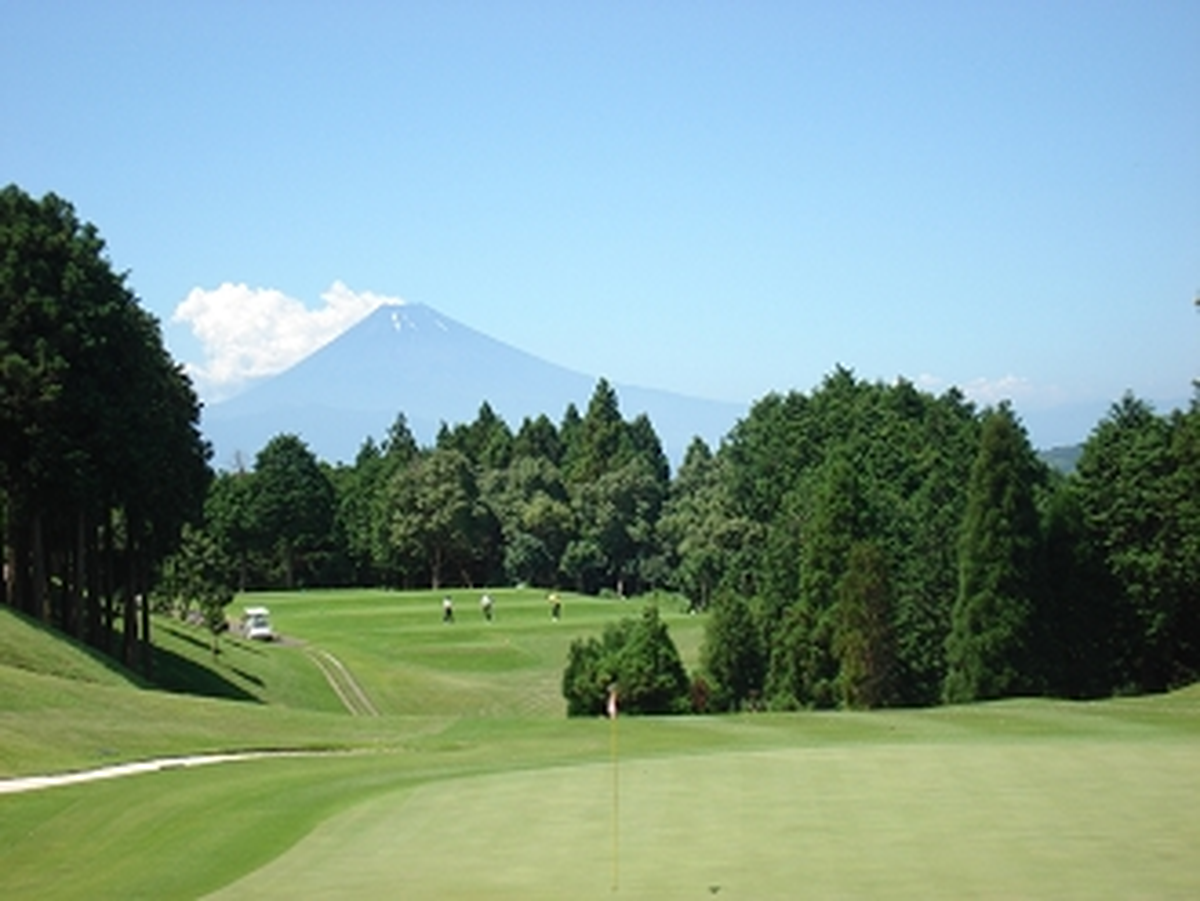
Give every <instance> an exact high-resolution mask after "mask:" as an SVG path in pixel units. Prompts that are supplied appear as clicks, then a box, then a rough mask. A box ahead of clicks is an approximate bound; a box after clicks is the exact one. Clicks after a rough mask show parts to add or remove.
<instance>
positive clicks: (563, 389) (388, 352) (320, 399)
mask: <svg viewBox="0 0 1200 901" xmlns="http://www.w3.org/2000/svg"><path fill="white" fill-rule="evenodd" d="M597 381H598V379H597V378H594V377H592V376H589V375H585V374H583V373H580V372H575V371H573V370H571V369H567V368H565V367H563V366H558V365H556V364H553V363H549V362H546V361H545V360H541V359H539V358H538V357H535V356H533V355H532V354H528V353H526V352H524V351H521V350H518V349H516V348H514V347H511V346H509V345H507V344H504V343H503V342H501V341H497V340H495V339H494V338H490V337H488V336H487V335H484V334H482V333H481V332H477V331H475V330H474V329H471V328H469V327H467V326H465V325H462V324H461V323H459V322H456V321H454V320H453V319H451V318H449V317H448V316H443V315H442V314H441V313H439V312H437V311H436V310H434V309H432V308H431V307H428V306H425V305H424V304H418V303H406V304H391V305H384V306H381V307H379V308H377V309H376V310H375V311H374V312H372V313H371V314H369V315H368V316H366V317H365V318H364V319H362V320H361V321H360V322H358V323H357V324H356V325H354V326H352V327H351V328H349V329H347V330H346V331H345V332H343V333H342V334H341V335H339V336H338V337H337V338H335V339H334V340H332V341H331V342H329V343H328V344H326V345H324V346H323V347H321V348H320V349H318V350H317V351H315V352H313V353H312V354H310V355H309V356H307V357H305V358H304V359H302V360H301V361H300V362H299V363H296V364H295V365H293V366H292V367H291V368H290V369H287V370H285V371H284V372H282V373H280V374H279V375H276V376H273V377H271V378H269V379H266V380H264V381H261V382H259V383H257V384H255V385H253V386H252V387H250V388H249V389H247V390H246V391H244V392H243V393H241V394H238V395H236V396H235V397H232V398H230V399H228V400H225V401H221V402H219V403H214V404H212V405H209V406H206V407H205V409H204V413H203V417H202V422H201V425H202V429H203V431H204V434H205V437H206V438H207V439H208V440H209V441H210V442H212V445H213V449H214V463H215V464H216V465H217V466H218V467H220V468H228V467H230V466H233V465H234V464H235V462H236V461H239V460H240V461H242V462H244V463H248V462H249V461H250V460H252V459H253V456H254V454H256V453H257V452H258V451H259V450H260V449H261V448H262V447H263V446H264V445H265V444H266V443H267V442H268V441H269V440H270V439H271V438H272V437H274V436H275V435H278V434H281V433H285V432H286V433H290V434H295V435H298V436H299V437H300V438H302V439H303V440H304V441H305V442H307V444H308V446H309V448H310V449H311V450H312V451H313V453H314V454H316V455H317V457H319V458H320V459H323V460H327V461H329V462H350V461H352V460H353V459H354V457H355V455H356V454H357V452H358V450H359V448H360V447H361V445H362V443H363V441H365V440H366V438H367V437H374V438H376V439H377V440H378V439H379V438H381V437H382V436H383V435H384V433H385V432H386V430H387V428H388V427H389V426H390V425H391V424H392V422H393V421H394V420H395V418H396V415H397V414H398V413H403V414H404V415H405V418H406V419H407V421H408V426H409V428H410V429H411V430H412V432H413V435H414V436H415V437H416V439H417V441H418V442H420V443H421V444H431V443H432V442H433V439H434V437H435V436H436V434H437V430H438V428H439V426H440V424H441V423H443V422H445V423H447V424H449V425H455V424H458V423H470V422H473V421H474V420H475V417H476V416H477V415H478V413H479V408H480V405H481V404H483V403H484V402H485V401H486V402H487V403H488V404H490V405H491V407H492V409H493V410H494V411H495V412H496V414H497V415H499V416H501V417H503V419H504V420H505V422H507V423H508V425H509V428H511V429H513V431H516V430H517V428H519V426H520V424H521V420H522V419H523V418H524V417H526V416H529V417H534V418H535V417H537V416H538V415H539V414H542V413H544V414H546V416H548V417H549V418H550V420H551V421H552V422H555V423H558V422H560V421H561V419H562V415H563V413H564V412H565V411H566V408H567V405H568V404H570V403H574V404H575V406H576V408H578V410H579V412H580V413H581V414H582V413H584V412H585V411H586V410H587V404H588V401H589V400H590V399H591V396H592V393H593V392H594V390H595V387H596V383H597ZM613 389H614V390H615V391H616V393H617V398H618V401H619V402H620V406H621V413H622V415H623V416H624V417H625V418H626V419H632V418H633V417H634V416H637V415H638V414H640V413H645V414H646V415H647V416H649V418H650V421H651V422H652V423H653V424H654V429H655V431H656V432H657V433H658V436H659V439H660V440H661V441H662V443H663V449H664V451H665V452H666V454H667V456H668V458H669V459H670V460H671V461H672V463H673V464H674V465H678V464H679V462H680V461H681V460H682V457H683V454H684V451H685V450H686V449H687V446H688V444H689V443H690V442H691V440H692V438H693V437H695V436H700V437H701V438H703V439H704V440H705V441H707V442H708V444H709V445H710V446H712V447H715V446H716V445H717V444H718V443H719V442H720V440H721V438H723V437H724V436H725V435H726V434H728V432H729V430H730V429H731V428H733V426H734V424H735V423H736V422H737V420H738V419H739V418H740V417H742V416H744V415H745V414H746V413H747V411H748V408H747V407H746V406H743V405H741V404H733V403H725V402H720V401H710V400H702V399H699V398H694V397H687V396H684V395H679V394H673V393H671V392H667V391H658V390H653V389H648V388H639V387H633V386H627V385H619V384H616V383H613Z"/></svg>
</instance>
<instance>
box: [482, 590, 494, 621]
mask: <svg viewBox="0 0 1200 901" xmlns="http://www.w3.org/2000/svg"><path fill="white" fill-rule="evenodd" d="M479 609H480V610H482V611H483V618H484V619H486V620H487V621H488V622H489V623H490V622H491V621H492V596H491V595H490V594H485V595H484V596H483V597H481V598H480V599H479Z"/></svg>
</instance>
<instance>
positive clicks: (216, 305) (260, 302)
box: [171, 281, 404, 400]
mask: <svg viewBox="0 0 1200 901" xmlns="http://www.w3.org/2000/svg"><path fill="white" fill-rule="evenodd" d="M321 299H322V300H323V301H324V302H325V305H324V306H322V307H320V308H318V309H315V310H310V309H308V308H307V307H306V306H305V305H304V304H303V303H302V302H301V301H299V300H296V299H294V298H291V297H288V296H287V295H286V294H284V293H283V292H282V291H277V290H275V289H273V288H251V287H249V286H248V285H244V284H238V285H235V284H232V283H230V282H226V283H224V284H223V285H221V286H220V287H218V288H216V289H214V290H211V291H206V290H204V289H203V288H193V289H192V290H191V292H189V294H188V296H187V297H186V298H185V299H184V301H183V302H182V303H181V304H179V306H178V307H176V309H175V313H174V315H173V316H172V317H171V319H172V321H173V322H181V323H185V324H186V325H188V326H189V327H190V328H191V330H192V333H193V334H194V335H195V336H196V337H197V338H198V339H199V340H200V344H201V347H202V348H203V352H204V361H203V362H202V363H199V364H189V365H188V371H189V372H190V374H191V375H192V378H193V379H194V380H195V382H196V387H197V390H198V391H199V392H200V394H201V396H203V397H205V398H206V399H208V400H220V399H222V398H224V397H228V396H229V395H230V394H233V393H235V392H236V391H237V389H238V388H240V387H242V386H243V385H245V383H246V382H248V381H251V380H253V379H257V378H262V377H263V376H268V375H274V374H275V373H277V372H282V371H283V370H284V369H287V368H288V367H289V366H291V365H292V364H293V363H297V362H299V361H300V360H302V359H303V358H304V357H306V356H308V355H309V354H311V353H312V352H313V351H315V350H317V349H318V348H319V347H321V346H323V345H325V344H327V343H329V342H330V341H332V340H333V339H334V338H336V337H337V336H338V335H340V334H341V333H342V332H344V331H345V330H346V329H348V328H349V327H350V326H352V325H354V324H355V323H356V322H358V321H359V320H361V319H362V318H363V317H364V316H366V315H367V314H369V313H370V312H372V311H373V310H375V309H376V308H377V307H380V306H382V305H384V304H402V303H403V302H404V301H402V300H400V299H399V298H395V297H384V296H382V295H379V294H373V293H371V292H369V291H366V292H361V293H356V292H354V291H351V290H350V289H349V288H348V287H346V285H344V284H342V282H340V281H335V282H334V283H333V285H332V286H331V287H330V288H329V290H328V291H326V292H325V293H324V294H322V295H321Z"/></svg>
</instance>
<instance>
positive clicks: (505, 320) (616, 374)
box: [0, 0, 1200, 444]
mask: <svg viewBox="0 0 1200 901" xmlns="http://www.w3.org/2000/svg"><path fill="white" fill-rule="evenodd" d="M0 20H2V21H3V22H4V35H5V39H4V53H3V54H0V122H2V123H3V125H2V126H0V181H2V182H4V183H7V182H15V183H17V184H18V185H20V186H21V187H22V188H24V189H25V190H26V191H29V192H30V193H34V194H38V195H40V194H42V193H44V192H46V191H54V192H56V193H58V194H61V195H62V196H64V197H66V198H67V199H68V200H70V201H71V202H72V203H74V204H75V206H76V208H77V210H78V212H79V214H80V215H81V217H82V218H84V219H86V220H88V221H92V222H94V223H95V224H96V225H97V226H98V227H99V229H100V231H101V233H102V235H103V236H104V237H105V238H106V239H107V241H108V244H109V252H110V256H111V259H112V262H113V263H114V265H115V266H116V267H117V268H118V269H122V270H125V269H127V270H129V271H130V283H131V285H132V287H133V288H134V289H135V290H136V292H137V293H138V294H139V296H140V297H141V298H142V299H143V301H144V303H145V304H146V306H147V307H148V308H149V309H150V310H151V311H153V312H154V313H155V314H156V315H157V316H158V317H159V318H160V320H161V321H162V323H163V327H164V334H165V336H166V338H167V342H168V345H169V347H170V348H171V349H172V352H173V353H174V354H175V355H176V357H177V358H178V359H180V360H181V361H183V362H187V363H188V364H190V365H192V366H193V367H195V368H196V369H195V371H196V372H197V380H198V384H199V385H200V386H201V387H202V389H203V392H204V393H205V395H206V396H208V397H210V398H211V397H219V396H220V395H221V393H222V391H226V390H228V389H229V388H230V387H231V386H233V385H235V384H237V383H238V382H239V380H244V379H246V378H248V377H251V376H253V375H255V374H257V373H262V372H267V371H270V370H271V369H272V367H274V368H278V367H279V366H281V365H286V363H287V362H288V361H289V360H290V359H293V358H294V357H295V355H296V354H298V353H302V352H304V350H306V349H308V348H310V347H311V346H313V345H315V344H317V343H319V342H320V341H321V340H325V339H326V338H328V337H329V336H330V335H331V334H332V333H335V332H336V330H337V329H338V328H344V327H345V326H346V325H347V324H348V323H349V322H350V321H353V319H354V317H355V316H358V315H361V314H362V313H363V312H364V311H365V310H367V309H369V308H370V307H371V306H372V305H373V304H375V303H378V302H379V301H380V300H381V299H382V298H402V299H404V300H407V301H410V302H421V303H426V304H428V305H430V306H432V307H435V308H436V309H438V310H439V311H441V312H442V313H444V314H446V315H448V316H451V317H452V318H454V319H457V320H459V321H460V322H463V323H464V324H466V325H469V326H471V327H473V328H476V329H478V330H480V331H483V332H485V333H487V334H489V335H491V336H493V337H496V338H499V339H501V340H503V341H506V342H508V343H510V344H513V345H515V346H517V347H520V348H521V349H523V350H527V351H530V352H532V353H534V354H537V355H539V356H541V357H544V358H546V359H548V360H551V361H553V362H556V363H561V364H564V365H567V366H570V367H572V368H574V369H577V370H580V371H582V372H585V373H590V374H594V375H604V376H607V377H608V378H610V379H611V380H612V381H615V382H620V383H627V384H640V385H645V386H649V387H656V388H665V389H669V390H674V391H678V392H682V393H686V394H692V395H698V396H702V397H710V398H715V399H721V400H736V401H750V400H753V399H755V398H758V397H761V396H762V395H764V394H766V393H767V392H769V391H785V390H789V389H792V388H796V389H799V390H804V391H808V390H811V389H812V388H813V387H815V386H816V385H817V384H819V382H820V380H821V379H822V378H823V377H824V376H825V375H826V374H827V373H828V372H829V371H830V370H832V368H833V367H834V366H835V365H837V364H839V363H840V364H843V365H845V366H848V367H851V368H853V369H854V370H855V371H856V372H857V373H858V374H859V375H860V376H863V377H866V378H871V379H875V378H880V379H885V380H891V379H894V378H895V377H897V376H904V377H906V378H908V379H910V380H912V381H914V382H917V383H918V384H919V385H922V386H925V387H928V388H930V389H931V390H934V391H936V392H940V391H941V390H944V389H945V388H946V387H948V386H950V385H958V386H960V387H963V388H964V389H965V390H967V391H968V393H969V394H971V396H973V397H975V398H977V399H979V400H980V401H981V402H989V401H995V400H997V399H999V398H1001V397H1005V396H1008V397H1011V398H1012V399H1013V401H1014V403H1015V404H1016V406H1017V409H1018V411H1019V412H1021V413H1022V414H1023V415H1024V416H1025V418H1026V420H1027V422H1029V423H1030V431H1031V433H1032V434H1033V437H1034V439H1035V442H1037V443H1040V444H1053V443H1062V442H1065V441H1068V440H1077V439H1081V438H1082V437H1084V433H1085V432H1086V429H1084V430H1083V431H1080V429H1079V426H1078V424H1077V422H1076V421H1075V420H1071V419H1070V416H1069V414H1068V411H1070V410H1077V409H1079V408H1081V407H1083V408H1088V409H1090V410H1100V411H1102V410H1103V408H1104V406H1106V405H1107V404H1108V403H1109V402H1111V401H1112V400H1115V399H1116V398H1118V397H1119V396H1120V395H1121V393H1122V392H1124V391H1126V390H1132V391H1134V392H1135V393H1136V394H1138V395H1139V396H1142V397H1146V398H1148V399H1151V400H1154V401H1156V402H1157V403H1159V404H1160V405H1167V404H1171V403H1178V402H1183V401H1185V400H1186V399H1187V398H1188V397H1190V395H1191V379H1192V378H1194V377H1196V376H1198V375H1200V315H1198V314H1197V311H1196V310H1195V308H1194V307H1193V304H1192V300H1193V298H1194V297H1195V296H1196V295H1197V293H1198V292H1200V53H1197V50H1196V48H1197V47H1198V46H1200V3H1196V2H1194V0H1181V2H1119V3H1113V2H1104V0H1094V2H1080V3H1071V2H1053V0H1050V2H1047V0H1041V2H1028V3H1026V2H1017V0H1006V2H996V3H983V2H979V3H965V2H947V3H935V2H929V3H926V2H847V3H835V2H830V3H803V2H798V0H796V2H778V3H773V2H755V0H749V2H739V3H732V2H722V3H714V2H703V0H697V2H688V3H674V2H668V0H658V2H653V3H644V2H641V3H635V2H621V0H617V2H558V3H534V2H526V3H505V2H499V0H497V2H490V3H484V2H472V3H456V2H438V3H432V2H430V3H402V2H395V3H387V2H354V0H349V2H347V0H342V2H336V3H335V2H329V3H317V2H303V0H294V2H237V3H235V2H220V0H215V2H204V3H200V2H196V3H189V2H172V3H161V2H91V3H85V2H78V3H63V2H56V0H39V2H12V0H0ZM185 301H187V302H188V303H187V304H185ZM583 400H586V399H581V401H583ZM1060 414H1061V415H1060ZM1056 417H1057V419H1056ZM1068 421H1071V425H1070V427H1068V426H1067V425H1066V423H1067V422H1068ZM1056 422H1057V423H1058V425H1055V423H1056ZM1089 423H1094V418H1093V419H1091V420H1089ZM1077 433H1078V434H1077Z"/></svg>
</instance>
